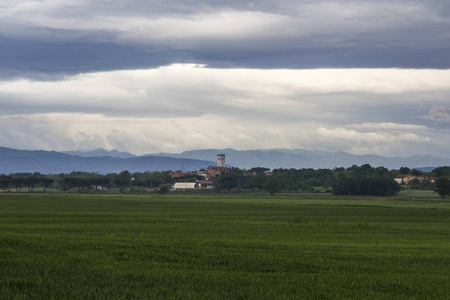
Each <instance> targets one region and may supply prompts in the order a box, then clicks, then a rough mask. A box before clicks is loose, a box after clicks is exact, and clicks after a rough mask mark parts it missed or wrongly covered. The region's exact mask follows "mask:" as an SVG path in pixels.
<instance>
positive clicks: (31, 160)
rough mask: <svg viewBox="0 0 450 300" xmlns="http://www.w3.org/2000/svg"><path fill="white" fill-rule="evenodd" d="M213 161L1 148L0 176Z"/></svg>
mask: <svg viewBox="0 0 450 300" xmlns="http://www.w3.org/2000/svg"><path fill="white" fill-rule="evenodd" d="M211 164H214V162H211V161H206V160H197V159H188V158H173V157H161V156H158V157H155V156H137V157H129V158H117V157H110V156H102V157H82V156H78V155H70V154H65V153H61V152H55V151H41V150H38V151H28V150H15V149H9V148H3V147H0V174H9V173H22V172H40V173H43V174H59V173H70V172H72V171H81V172H96V173H100V174H106V173H119V172H121V171H123V170H128V171H130V172H145V171H163V170H174V171H175V170H181V169H182V165H183V166H184V170H185V171H186V170H199V169H201V168H207V167H208V166H210V165H211Z"/></svg>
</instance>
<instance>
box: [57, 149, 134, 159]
mask: <svg viewBox="0 0 450 300" xmlns="http://www.w3.org/2000/svg"><path fill="white" fill-rule="evenodd" d="M61 153H65V154H70V155H78V156H83V157H101V156H110V157H119V158H130V157H136V155H134V154H131V153H128V152H121V151H118V150H111V151H108V150H106V149H103V148H97V149H95V150H92V151H81V150H78V151H62V152H61Z"/></svg>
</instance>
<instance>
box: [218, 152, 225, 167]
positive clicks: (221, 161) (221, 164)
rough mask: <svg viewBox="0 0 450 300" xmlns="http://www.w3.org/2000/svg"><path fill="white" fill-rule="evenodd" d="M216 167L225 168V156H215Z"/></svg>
mask: <svg viewBox="0 0 450 300" xmlns="http://www.w3.org/2000/svg"><path fill="white" fill-rule="evenodd" d="M217 166H218V167H225V154H217Z"/></svg>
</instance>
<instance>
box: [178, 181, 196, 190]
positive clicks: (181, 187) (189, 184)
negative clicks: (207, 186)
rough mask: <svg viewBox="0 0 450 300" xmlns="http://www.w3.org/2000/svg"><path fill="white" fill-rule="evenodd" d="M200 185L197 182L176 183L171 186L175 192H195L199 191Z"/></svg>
mask: <svg viewBox="0 0 450 300" xmlns="http://www.w3.org/2000/svg"><path fill="white" fill-rule="evenodd" d="M201 187H202V184H201V183H200V182H198V181H195V182H176V183H175V184H174V186H173V188H174V189H175V190H195V189H200V188H201Z"/></svg>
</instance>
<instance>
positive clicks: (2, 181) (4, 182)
mask: <svg viewBox="0 0 450 300" xmlns="http://www.w3.org/2000/svg"><path fill="white" fill-rule="evenodd" d="M11 181H12V178H11V177H10V176H5V175H2V176H0V187H1V189H2V190H3V191H4V192H6V190H7V189H8V187H9V185H10V184H11Z"/></svg>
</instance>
